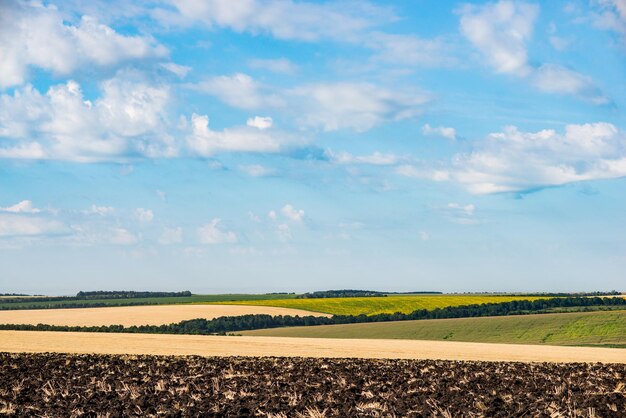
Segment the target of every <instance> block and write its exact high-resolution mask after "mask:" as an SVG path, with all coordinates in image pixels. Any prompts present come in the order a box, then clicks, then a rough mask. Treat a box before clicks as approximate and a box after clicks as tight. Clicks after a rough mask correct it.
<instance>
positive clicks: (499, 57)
mask: <svg viewBox="0 0 626 418" xmlns="http://www.w3.org/2000/svg"><path fill="white" fill-rule="evenodd" d="M620 1H621V0H620ZM460 13H461V32H462V33H463V35H465V37H466V38H467V39H468V40H469V41H470V42H471V43H472V44H473V45H474V47H476V48H477V49H478V50H479V51H480V52H481V53H482V55H483V56H484V57H485V58H486V59H487V62H488V63H489V65H490V66H491V67H493V68H494V70H495V71H496V72H498V73H503V74H513V75H516V76H520V77H525V78H527V79H528V80H529V81H530V82H531V84H532V85H533V86H534V87H536V88H537V89H538V90H540V91H543V92H546V93H556V94H567V95H573V96H577V97H580V98H582V99H585V100H588V101H591V102H592V103H595V104H606V103H609V102H610V99H609V98H608V97H606V96H605V95H604V94H603V93H602V91H601V90H600V89H599V88H598V87H597V86H596V84H595V83H594V81H593V80H592V79H591V78H590V77H588V76H585V75H583V74H580V73H578V72H576V71H573V70H570V69H567V68H565V67H562V66H560V65H557V64H549V63H546V64H543V65H541V66H539V67H538V68H534V67H533V66H531V65H530V64H529V62H528V61H529V58H528V50H527V45H526V44H527V42H528V41H529V40H530V38H531V36H532V32H533V26H534V22H535V20H536V18H537V15H538V14H539V6H537V5H533V4H528V3H523V2H513V1H509V0H501V1H499V2H497V3H489V4H487V5H482V6H465V7H463V8H461V9H460ZM553 26H554V25H553ZM553 29H554V28H553ZM554 30H556V29H554ZM554 42H556V45H557V46H559V42H560V39H558V38H557V39H554ZM554 42H553V43H554ZM561 46H562V45H561Z"/></svg>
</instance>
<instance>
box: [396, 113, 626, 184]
mask: <svg viewBox="0 0 626 418" xmlns="http://www.w3.org/2000/svg"><path fill="white" fill-rule="evenodd" d="M435 173H438V176H439V178H438V179H439V180H450V181H455V182H457V183H460V184H462V185H464V186H465V187H467V188H468V189H469V190H470V191H471V192H473V193H477V194H488V193H497V192H516V191H527V190H532V189H536V188H541V187H547V186H558V185H564V184H568V183H572V182H578V181H585V180H595V179H611V178H618V177H623V176H626V134H625V133H624V132H622V131H619V130H618V129H617V128H616V127H615V126H614V125H612V124H610V123H606V122H598V123H588V124H583V125H567V126H566V127H565V132H564V133H559V132H557V131H555V130H551V129H545V130H542V131H539V132H523V131H520V130H519V129H518V128H516V127H514V126H509V127H506V128H505V129H504V131H503V132H496V133H492V134H490V135H489V136H488V137H487V138H486V139H485V140H484V141H480V142H477V143H476V145H475V149H474V150H473V151H471V152H469V153H467V154H459V155H457V156H456V157H455V158H454V160H453V162H452V165H451V166H450V167H448V168H447V169H442V170H438V171H432V172H430V173H424V172H423V171H421V170H415V172H414V173H412V174H416V175H418V176H424V177H428V176H430V177H431V178H433V179H434V177H435ZM404 174H405V175H407V174H411V173H408V172H405V173H404Z"/></svg>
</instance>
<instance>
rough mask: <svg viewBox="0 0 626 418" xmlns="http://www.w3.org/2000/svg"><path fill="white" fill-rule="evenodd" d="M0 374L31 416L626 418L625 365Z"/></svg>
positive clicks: (41, 358)
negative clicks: (532, 417) (621, 417)
mask: <svg viewBox="0 0 626 418" xmlns="http://www.w3.org/2000/svg"><path fill="white" fill-rule="evenodd" d="M0 375H2V376H3V379H1V380H0V413H2V414H7V415H9V414H10V415H13V416H20V417H21V416H68V415H69V412H70V411H71V412H72V413H73V414H76V415H78V414H79V413H80V415H83V414H84V415H86V416H206V417H223V416H233V417H235V416H237V417H240V416H260V417H268V418H269V417H272V418H279V417H280V418H282V417H287V416H290V417H298V418H304V417H307V418H324V417H335V416H341V417H353V416H368V417H383V416H402V417H415V418H417V417H423V416H429V417H430V416H432V417H439V416H441V417H452V416H472V417H479V416H552V417H564V416H571V417H608V416H618V415H619V416H623V415H624V414H626V397H625V396H624V394H625V393H624V392H625V391H624V384H623V376H624V375H626V366H625V365H601V364H575V365H566V364H549V363H540V364H524V363H493V362H492V363H489V362H453V361H428V360H427V361H424V360H422V361H414V360H363V359H311V358H308V359H307V358H234V357H229V358H216V357H213V358H202V357H158V356H105V355H80V356H77V355H65V354H36V355H33V354H7V353H0ZM529 382H532V384H529ZM78 387H79V388H80V391H76V392H74V391H72V390H71V388H78ZM468 394H471V396H468ZM287 414H288V415H287Z"/></svg>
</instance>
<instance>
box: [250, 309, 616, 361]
mask: <svg viewBox="0 0 626 418" xmlns="http://www.w3.org/2000/svg"><path fill="white" fill-rule="evenodd" d="M239 333H240V334H242V335H256V336H261V335H262V336H276V337H307V338H382V339H414V340H446V341H468V342H489V343H507V344H551V345H615V346H623V347H625V348H626V310H622V311H602V312H574V313H555V314H539V315H516V316H501V317H483V318H454V319H429V320H420V321H396V322H377V323H362V324H346V325H322V326H315V327H289V328H273V329H265V330H254V331H241V332H239ZM623 355H624V358H625V359H626V350H624V354H623Z"/></svg>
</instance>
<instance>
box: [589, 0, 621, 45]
mask: <svg viewBox="0 0 626 418" xmlns="http://www.w3.org/2000/svg"><path fill="white" fill-rule="evenodd" d="M594 3H596V4H597V5H598V6H599V8H600V12H599V13H592V14H591V19H592V23H593V25H594V26H595V27H597V28H599V29H603V30H610V31H614V32H617V33H619V34H621V35H623V36H626V1H625V0H595V1H594Z"/></svg>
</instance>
